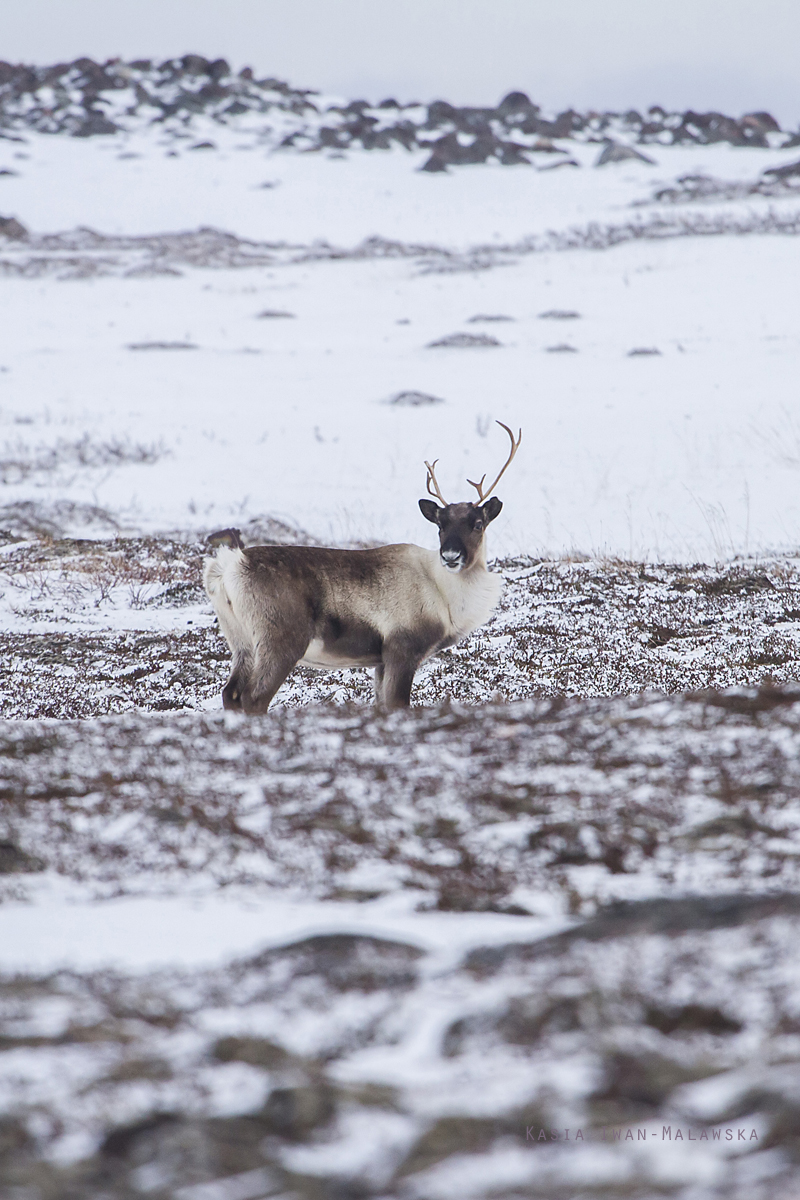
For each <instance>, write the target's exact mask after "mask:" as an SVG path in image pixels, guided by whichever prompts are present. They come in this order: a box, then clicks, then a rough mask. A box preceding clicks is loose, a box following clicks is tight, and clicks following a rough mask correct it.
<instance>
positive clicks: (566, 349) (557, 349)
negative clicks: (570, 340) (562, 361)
mask: <svg viewBox="0 0 800 1200" xmlns="http://www.w3.org/2000/svg"><path fill="white" fill-rule="evenodd" d="M545 350H546V351H547V353H548V354H577V353H578V349H577V347H576V346H570V345H568V344H567V342H559V343H558V344H557V345H555V346H545Z"/></svg>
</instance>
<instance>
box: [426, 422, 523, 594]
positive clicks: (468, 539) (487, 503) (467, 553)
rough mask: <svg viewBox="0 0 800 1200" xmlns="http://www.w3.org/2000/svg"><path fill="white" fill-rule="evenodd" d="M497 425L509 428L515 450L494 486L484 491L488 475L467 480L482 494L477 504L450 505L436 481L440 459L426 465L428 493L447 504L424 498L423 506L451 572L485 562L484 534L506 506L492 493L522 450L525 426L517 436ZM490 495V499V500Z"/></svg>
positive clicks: (442, 557) (443, 559) (443, 562)
mask: <svg viewBox="0 0 800 1200" xmlns="http://www.w3.org/2000/svg"><path fill="white" fill-rule="evenodd" d="M497 424H498V425H500V426H501V428H503V429H505V431H506V433H507V434H508V436H509V437H510V438H511V451H510V453H509V455H508V458H507V459H506V461H505V463H504V465H503V469H502V470H501V472H500V474H499V475H498V476H497V478H496V479H495V481H494V483H493V484H492V485H491V487H488V488H486V489H485V490H484V487H483V481H484V479H485V478H486V475H485V474H484V475H483V477H482V478H481V481H480V483H474V482H473V481H472V480H471V479H468V480H467V483H468V484H469V485H470V487H474V488H475V490H476V491H477V493H478V503H477V504H473V503H472V502H471V501H465V502H464V503H461V504H448V503H447V501H446V500H445V498H444V496H443V495H442V493H441V490H440V488H439V484H438V483H437V482H436V475H435V474H434V468H435V467H436V463H437V462H438V461H439V460H438V459H435V460H434V462H433V463H429V462H426V463H425V466H426V467H427V468H428V478H427V481H426V486H427V490H428V494H429V495H431V496H435V497H436V498H437V499H438V500H441V502H442V505H443V506H444V507H442V508H440V507H439V505H438V504H435V503H434V501H433V500H420V502H419V507H420V511H421V512H422V515H423V517H425V518H426V520H428V521H432V522H433V523H434V525H438V526H439V554H440V557H441V560H442V564H443V565H444V566H445V567H446V568H447V570H448V571H468V570H469V568H470V567H472V566H474V565H475V563H476V562H479V563H482V564H485V554H484V549H483V545H484V543H483V537H484V533H485V532H486V526H487V525H488V524H489V522H490V521H493V520H494V519H495V517H496V516H497V515H498V513H499V512H500V510H501V509H502V507H503V505H502V503H501V502H500V501H499V500H498V499H497V497H496V496H492V492H493V491H494V489H495V488H496V487H497V485H498V483H499V482H500V480H501V478H502V477H503V475H504V474H505V471H506V468H507V467H508V466H509V465H510V463H511V460H512V459H513V457H514V455H515V454H516V453H517V450H519V447H520V443H521V441H522V430H521V429H520V431H519V436H518V437H517V438H515V437H514V434H513V433H512V432H511V430H510V429H509V428H508V426H507V425H503V423H502V421H498V422H497ZM487 497H489V498H488V499H487Z"/></svg>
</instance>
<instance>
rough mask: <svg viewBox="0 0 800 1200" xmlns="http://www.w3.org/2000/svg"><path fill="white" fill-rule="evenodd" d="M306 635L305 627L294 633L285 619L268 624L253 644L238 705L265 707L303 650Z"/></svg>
mask: <svg viewBox="0 0 800 1200" xmlns="http://www.w3.org/2000/svg"><path fill="white" fill-rule="evenodd" d="M310 636H311V634H310V631H309V630H303V631H302V632H301V633H298V632H297V631H296V630H294V629H292V628H291V625H290V622H288V621H287V622H285V623H283V622H281V624H280V625H278V624H277V623H275V624H274V625H273V626H272V627H271V628H270V630H269V635H268V636H267V637H265V638H263V639H262V640H261V641H260V642H259V643H258V646H257V647H256V653H255V662H254V664H253V669H252V670H251V671H250V674H249V678H248V681H247V686H246V687H245V688H243V690H242V708H243V709H244V711H245V712H246V713H250V714H256V713H265V712H266V711H267V709H268V708H269V705H270V701H271V700H272V698H273V696H274V695H275V693H276V692H277V690H278V688H279V687H280V686H281V684H282V683H283V682H284V680H285V679H286V677H287V676H288V674H289V672H290V671H291V670H292V668H293V667H296V666H297V664H298V662H299V661H300V659H301V658H302V657H303V655H304V654H305V651H306V647H307V646H308V643H309V640H310Z"/></svg>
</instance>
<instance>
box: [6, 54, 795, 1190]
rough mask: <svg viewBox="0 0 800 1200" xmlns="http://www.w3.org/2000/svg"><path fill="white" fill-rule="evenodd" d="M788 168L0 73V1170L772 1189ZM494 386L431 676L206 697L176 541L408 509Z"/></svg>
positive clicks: (219, 664)
mask: <svg viewBox="0 0 800 1200" xmlns="http://www.w3.org/2000/svg"><path fill="white" fill-rule="evenodd" d="M799 160H800V135H798V134H794V133H790V132H786V131H783V130H780V129H779V128H778V126H777V124H776V123H775V122H774V121H773V120H772V119H771V118H770V117H769V115H768V114H764V113H756V114H750V115H748V116H745V117H744V118H737V119H733V118H728V117H725V116H723V115H721V114H697V113H690V112H687V113H683V114H670V113H665V112H662V111H661V110H651V112H650V113H648V114H644V115H642V114H638V113H626V114H584V115H582V114H578V113H565V114H546V113H542V112H541V111H540V110H539V109H538V108H537V107H536V106H535V105H534V104H532V103H531V102H530V101H529V100H528V99H527V97H523V96H521V95H520V94H519V93H512V94H510V95H509V96H508V97H506V99H505V100H503V101H502V102H501V103H500V104H499V105H498V107H497V109H493V110H488V109H455V108H452V107H451V106H450V105H448V104H445V103H444V102H436V103H432V104H418V103H413V104H406V103H404V102H402V101H397V100H394V99H391V100H387V101H385V102H383V103H379V104H376V105H374V106H373V105H370V104H368V103H367V102H366V101H356V102H350V103H349V102H347V101H342V100H340V99H337V98H335V97H323V96H318V95H316V94H314V93H310V92H307V91H301V90H298V89H295V88H291V87H289V86H288V85H286V84H284V83H281V82H280V81H276V80H262V81H259V80H255V79H253V77H252V74H248V73H247V72H242V73H240V74H239V75H233V74H231V72H230V70H229V68H228V67H227V64H225V63H223V62H221V60H220V61H218V62H216V63H209V62H206V61H205V60H203V59H200V58H197V57H196V56H189V57H187V58H186V59H184V60H175V61H174V62H172V63H166V64H160V65H159V64H152V63H145V62H141V63H130V64H125V63H110V64H105V65H104V66H100V65H98V64H94V63H91V62H90V61H89V60H80V61H79V62H78V63H76V64H67V65H61V66H58V67H54V68H50V69H45V68H41V69H33V68H17V67H10V66H8V64H0V218H1V219H0V290H2V294H3V299H4V304H3V315H4V323H3V333H4V337H3V340H2V345H1V346H0V481H2V495H1V496H0V623H2V634H1V635H0V636H1V638H2V650H3V653H2V658H1V659H0V716H2V720H1V721H0V1195H2V1196H3V1200H5V1197H6V1195H8V1196H9V1198H10V1200H11V1198H13V1200H141V1198H144V1197H150V1198H151V1200H262V1198H266V1197H275V1198H276V1200H500V1198H502V1200H522V1198H523V1197H526V1198H527V1197H541V1198H542V1200H568V1198H573V1197H576V1198H577V1197H582V1198H583V1200H590V1198H591V1200H595V1198H596V1197H598V1196H600V1195H603V1196H606V1197H609V1200H617V1198H620V1200H621V1198H622V1197H635V1198H637V1200H650V1198H651V1197H654V1196H664V1195H667V1196H673V1197H676V1198H678V1200H719V1198H721V1197H723V1196H724V1197H726V1200H751V1198H756V1200H797V1196H798V1195H800V1192H798V1184H797V1179H798V1172H799V1171H800V1090H799V1089H798V1082H797V1081H798V1066H799V1065H800V958H798V948H797V936H796V929H797V917H798V912H800V878H798V872H799V871H800V779H799V778H798V765H797V764H798V738H799V736H800V726H799V725H798V720H799V718H800V690H798V686H797V683H796V681H797V680H798V675H799V673H800V670H799V669H800V563H799V562H798V557H797V549H796V548H797V530H798V524H799V523H800V500H799V499H798V488H797V483H798V470H800V419H798V417H797V406H796V384H795V381H796V378H797V375H798V366H800V335H798V330H797V319H796V309H797V305H796V300H795V291H796V285H795V282H794V281H795V279H796V277H797V275H798V268H799V267H800V259H799V258H798V255H799V254H800V238H798V236H797V235H798V233H800V161H799ZM497 419H499V420H502V421H505V422H507V423H508V424H511V425H513V426H514V427H515V428H516V427H517V426H522V427H523V428H524V441H523V446H522V449H521V451H520V454H519V455H518V456H517V458H516V460H515V462H514V464H513V467H512V468H511V470H510V471H509V473H508V475H507V476H506V477H505V478H504V480H503V486H502V489H501V498H502V500H503V502H504V509H503V512H502V514H501V516H500V518H499V519H498V520H497V522H496V523H495V524H494V525H493V526H492V530H491V545H490V555H491V556H493V557H494V562H493V569H495V570H497V571H499V572H500V573H501V574H502V575H503V578H504V582H505V591H504V596H503V600H502V602H501V605H500V607H499V608H498V610H497V612H496V614H495V616H494V617H493V618H492V620H491V621H490V622H489V623H488V624H487V625H486V626H485V627H484V628H483V629H481V630H478V631H477V632H476V634H475V635H473V636H472V637H471V638H470V639H468V640H467V641H466V642H465V643H463V644H462V645H460V646H458V647H454V648H453V649H452V650H451V651H448V652H446V653H444V654H442V655H441V656H439V657H438V658H437V659H435V660H434V661H432V662H431V663H429V664H427V665H426V666H425V667H424V668H423V669H422V670H421V671H420V672H419V674H418V678H417V683H416V685H415V691H414V697H413V699H414V703H415V704H416V705H418V706H420V707H419V708H418V709H417V710H416V711H412V712H410V713H401V714H395V715H393V716H389V717H385V716H379V715H376V714H375V713H374V712H373V711H372V709H371V708H370V707H369V702H370V693H371V680H370V677H369V673H367V672H365V671H351V672H320V673H315V672H311V671H307V670H297V671H295V672H294V673H293V675H292V676H291V677H290V679H289V680H288V681H287V683H286V685H285V686H284V687H283V688H282V689H281V691H280V693H279V695H278V697H277V698H276V702H275V706H274V708H273V710H272V712H271V713H270V715H269V716H268V717H265V718H258V719H253V720H250V721H246V720H242V719H239V718H237V717H231V716H230V715H225V716H223V714H222V713H221V712H220V711H219V709H220V700H219V693H220V690H221V687H222V685H223V684H224V682H225V679H226V675H227V666H228V651H227V647H226V646H225V644H224V642H223V641H222V639H221V638H220V636H219V632H218V630H217V628H216V624H215V621H214V619H213V615H212V613H211V610H210V607H209V606H208V604H207V602H206V600H205V597H204V595H203V593H202V589H201V587H200V566H201V559H202V555H203V552H204V546H203V540H204V537H205V535H206V534H207V533H208V532H209V531H210V530H212V529H214V528H218V527H220V526H224V525H230V524H234V525H236V526H238V527H239V528H240V529H241V530H242V532H243V535H244V537H245V540H246V541H247V542H248V543H255V542H259V541H273V542H285V543H295V542H312V543H314V542H317V543H326V544H330V543H333V544H338V545H364V544H370V543H374V542H380V541H386V540H411V541H419V542H421V543H422V544H426V545H430V544H431V538H432V531H429V529H428V526H427V525H426V524H425V523H424V522H423V521H422V518H421V517H420V515H419V512H418V509H417V505H416V501H417V499H418V497H419V496H420V495H422V493H423V490H424V479H425V476H424V467H423V460H424V459H432V458H439V460H440V463H439V467H438V468H437V474H438V476H439V479H440V482H441V483H442V486H443V488H444V491H445V494H446V495H448V498H454V499H462V498H464V497H465V496H466V490H467V485H466V483H465V480H466V477H467V476H470V477H471V478H479V477H480V475H481V474H482V472H483V471H484V470H488V471H491V470H492V469H493V467H494V466H495V464H497V467H498V468H499V465H500V462H501V461H502V457H503V455H504V452H505V444H504V439H503V436H502V434H501V433H500V431H499V430H497V428H496V426H495V425H494V424H493V422H494V421H495V420H497ZM475 472H477V475H476V474H475ZM495 531H496V532H495Z"/></svg>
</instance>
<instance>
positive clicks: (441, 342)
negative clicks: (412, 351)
mask: <svg viewBox="0 0 800 1200" xmlns="http://www.w3.org/2000/svg"><path fill="white" fill-rule="evenodd" d="M502 344H503V343H502V342H498V340H497V338H495V337H491V335H490V334H488V333H450V334H448V335H447V337H443V338H439V339H438V341H435V342H428V349H429V350H438V349H442V348H445V349H453V350H467V349H471V348H479V349H480V348H486V347H489V346H501V345H502Z"/></svg>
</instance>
